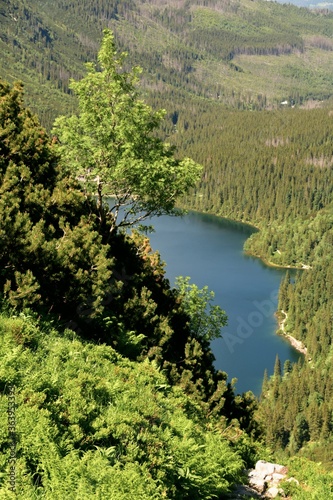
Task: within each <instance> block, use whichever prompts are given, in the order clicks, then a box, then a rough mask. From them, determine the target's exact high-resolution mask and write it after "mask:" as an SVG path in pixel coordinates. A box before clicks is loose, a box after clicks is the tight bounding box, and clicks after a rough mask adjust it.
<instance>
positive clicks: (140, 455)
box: [0, 314, 243, 500]
mask: <svg viewBox="0 0 333 500" xmlns="http://www.w3.org/2000/svg"><path fill="white" fill-rule="evenodd" d="M0 336H1V342H0V355H1V359H2V363H1V368H0V387H1V396H0V405H1V408H2V409H4V411H1V413H0V415H1V417H0V419H1V425H0V428H1V432H0V447H1V450H2V454H1V456H2V459H1V461H0V472H1V476H0V491H1V495H2V496H3V497H4V498H5V497H6V498H10V493H9V489H8V487H9V483H8V477H9V476H8V470H9V469H8V467H9V466H8V461H7V459H8V455H9V450H10V440H9V437H8V434H7V430H6V429H7V421H6V418H7V413H6V410H5V407H6V404H7V388H8V386H9V385H11V386H13V385H14V386H15V397H16V409H15V414H16V432H17V444H16V457H17V458H16V464H15V467H16V485H17V494H18V495H19V497H20V498H23V499H25V498H26V499H28V498H33V497H34V496H36V498H39V497H43V498H59V499H60V498H64V497H66V498H73V499H74V498H88V497H91V496H93V497H94V498H106V497H107V498H112V499H117V500H118V499H119V500H120V499H125V498H129V495H130V496H131V497H132V498H141V497H142V498H144V499H147V500H148V499H151V498H155V499H159V498H161V499H162V498H170V499H173V498H174V499H181V498H182V499H186V498H188V499H190V498H191V499H198V500H199V499H209V498H216V497H217V496H221V495H224V494H225V493H226V492H227V491H228V490H229V489H230V488H231V486H232V485H233V484H234V483H235V482H236V481H238V480H240V478H241V474H242V468H243V462H242V460H241V459H240V456H239V455H238V454H237V453H236V452H234V451H233V450H232V448H231V446H230V444H228V442H227V440H226V439H225V438H224V437H222V434H221V432H219V431H218V430H217V429H214V425H213V426H212V427H211V429H208V427H206V425H205V417H204V415H203V413H202V411H201V409H200V406H199V405H197V404H195V403H194V402H193V400H191V399H190V398H189V397H188V396H185V395H184V392H183V391H182V389H181V388H176V387H172V386H170V385H169V384H168V381H167V380H166V378H165V376H164V375H163V374H162V373H161V372H160V371H159V370H158V369H157V367H156V365H155V364H154V363H151V362H149V361H148V360H146V361H145V362H143V363H134V362H130V361H128V360H126V359H123V358H122V357H121V356H120V355H119V354H117V353H116V352H115V351H114V350H113V349H112V348H111V347H108V346H106V345H94V344H91V343H83V342H82V340H80V339H79V338H78V337H77V336H76V335H75V334H74V333H73V332H72V331H70V330H67V331H66V332H65V334H64V335H63V334H61V335H60V334H59V333H58V332H57V331H56V330H55V329H54V328H53V327H52V324H50V323H49V322H48V323H38V322H37V321H36V320H35V319H34V318H33V317H31V316H30V317H28V316H27V315H23V314H21V315H19V316H16V317H11V318H8V317H5V316H4V315H2V316H1V317H0ZM6 495H7V496H6Z"/></svg>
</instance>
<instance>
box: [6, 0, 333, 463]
mask: <svg viewBox="0 0 333 500" xmlns="http://www.w3.org/2000/svg"><path fill="white" fill-rule="evenodd" d="M332 16H333V15H332V13H329V12H327V11H316V12H310V11H308V10H306V9H299V8H297V7H294V6H287V5H280V4H276V3H271V2H261V1H254V2H252V1H250V0H244V1H241V2H238V1H225V2H214V1H208V2H184V3H183V2H175V3H173V2H168V3H167V4H166V3H162V2H156V3H152V2H148V3H147V2H145V3H144V2H142V3H140V2H120V1H119V2H113V3H112V2H106V1H103V0H101V1H99V2H85V1H84V2H79V1H72V2H65V1H63V2H57V3H55V2H51V1H48V2H45V1H35V2H29V4H27V3H26V2H23V1H21V0H16V1H6V2H3V3H2V4H1V7H0V21H1V22H0V30H1V34H0V50H1V54H2V56H1V68H0V71H1V73H0V75H1V76H3V77H5V78H6V79H8V80H14V79H17V78H20V79H22V80H23V81H24V82H25V83H26V100H27V102H30V103H31V104H32V106H33V108H34V110H35V111H37V112H38V113H39V115H40V117H41V119H42V120H43V123H44V124H46V125H47V126H48V127H49V128H51V124H52V122H53V119H54V117H55V116H56V115H58V114H64V113H70V112H73V111H75V110H76V101H75V99H74V98H73V96H72V95H71V92H70V91H69V87H68V83H69V79H70V78H71V77H75V78H78V77H80V76H82V75H83V72H84V63H85V62H86V61H88V60H94V59H95V57H96V53H97V49H98V46H99V41H100V39H101V37H102V28H104V27H106V26H107V27H110V28H112V30H113V31H114V33H115V37H116V40H117V44H118V45H119V47H120V48H121V49H126V50H128V51H129V64H133V63H135V64H140V65H141V66H143V68H144V73H143V77H142V88H143V93H144V95H145V97H146V98H147V99H148V100H150V102H152V103H153V104H154V106H156V107H165V108H166V109H167V110H168V120H167V122H166V123H165V126H164V128H163V130H161V132H160V133H161V134H162V135H163V136H168V140H169V141H170V142H171V143H173V144H176V145H177V146H178V147H179V153H180V154H182V155H183V154H187V155H189V156H191V157H193V158H194V160H196V161H198V162H200V163H202V164H203V165H204V173H203V176H202V179H201V181H200V183H199V185H198V186H197V187H196V189H194V190H193V191H192V193H190V195H189V196H188V197H187V198H184V199H183V200H182V203H183V205H185V206H187V207H189V208H195V209H197V210H201V211H208V212H211V213H216V214H218V215H221V216H227V217H230V218H233V219H237V220H245V221H247V222H250V223H252V224H254V225H256V226H257V227H259V228H260V232H258V233H256V234H255V235H254V236H253V237H252V238H251V239H250V240H249V241H248V242H247V250H248V251H249V252H251V253H253V254H255V255H257V256H260V257H262V258H264V259H266V260H267V261H269V262H271V263H273V264H276V265H284V266H292V267H300V268H305V267H306V268H308V269H303V271H302V272H300V273H299V275H298V276H297V278H296V281H295V283H293V282H290V283H289V282H288V281H285V282H284V283H283V287H282V288H281V294H280V304H279V308H280V318H281V319H283V318H285V319H286V322H285V325H284V326H285V329H286V330H287V332H288V333H290V334H291V335H293V336H295V337H296V338H298V339H300V340H302V341H303V342H304V344H305V345H306V347H307V349H308V351H307V358H306V360H305V362H304V364H303V365H301V364H300V365H296V366H294V367H290V366H289V365H287V366H285V367H284V371H282V370H281V367H279V364H278V363H277V365H276V371H275V374H274V377H272V379H271V380H270V381H268V380H265V381H264V387H263V396H262V402H261V405H260V406H259V410H258V412H257V424H256V425H258V426H262V427H261V430H262V431H261V432H262V437H263V439H264V440H265V442H266V444H268V445H269V446H270V447H271V448H272V449H275V450H279V451H281V450H284V451H285V452H286V453H287V454H294V453H305V454H307V455H310V456H311V457H313V458H315V459H318V460H322V461H324V462H325V463H326V464H327V465H328V466H332V460H331V454H330V449H331V447H332V441H333V394H332V377H333V375H332V370H331V368H330V367H331V364H332V363H331V356H332V354H331V352H332V335H333V332H332V317H333V310H332V283H333V270H332V265H331V262H332V242H333V237H332V227H333V215H332V204H333V183H332V180H333V179H332V166H333V163H332V162H333V149H332V135H333V134H332V132H333V109H332V101H331V99H330V98H331V97H332V94H333V81H332V66H333V40H332V34H333V17H332ZM322 101H324V102H322ZM282 103H283V104H282ZM293 106H295V107H293ZM311 107H313V108H320V109H309V108H311ZM277 108H279V109H277ZM42 143H43V141H42ZM43 144H44V143H43ZM44 159H45V158H44ZM46 163H47V162H46ZM45 168H46V167H45ZM53 180H54V179H53ZM21 188H22V186H21ZM22 189H23V188H22ZM71 194H72V192H71V191H69V193H68V196H69V197H70V195H71ZM45 197H46V198H45V199H47V194H46V193H45ZM37 201H38V203H39V204H40V203H41V202H42V201H41V200H37ZM72 201H74V202H75V203H74V205H75V207H77V206H78V205H80V203H81V201H80V199H79V198H77V197H76V198H74V200H72ZM13 203H14V202H13ZM33 203H36V197H35V198H34V200H33ZM38 203H37V205H38ZM62 203H64V206H62V207H61V209H60V212H61V211H64V213H65V214H67V215H68V206H69V204H70V203H67V202H66V200H62ZM14 205H15V203H14ZM14 205H13V206H14ZM34 206H35V205H34ZM38 206H39V205H38ZM84 210H88V209H87V207H85V209H84ZM60 212H59V213H57V214H56V216H55V215H54V214H53V215H52V217H55V220H56V224H58V225H56V227H57V231H59V230H60V226H59V220H60ZM85 214H86V212H85ZM71 217H74V218H75V217H78V219H77V220H79V214H77V213H76V212H75V213H74V214H72V215H71ZM52 220H53V219H52ZM22 221H23V222H24V221H25V219H24V217H23V219H22V220H21V223H22V224H21V223H20V224H19V225H18V226H15V228H14V229H15V230H16V229H17V228H18V230H20V231H21V230H22V231H23V230H26V229H27V227H28V226H25V225H24V224H23V222H22ZM25 222H26V223H27V224H28V222H27V221H25ZM3 223H6V224H7V225H8V226H7V229H8V231H9V234H10V231H13V226H12V225H11V224H10V220H9V219H6V218H5V217H4V219H3ZM82 224H83V223H82ZM92 227H93V226H92ZM81 229H82V230H81V233H80V234H75V235H74V236H75V237H77V238H78V241H79V240H80V238H81V240H80V241H82V239H84V237H85V234H86V233H85V232H86V231H89V228H87V226H84V225H82V228H81ZM36 234H40V233H36ZM51 236H52V235H50V234H46V235H45V238H46V239H47V238H51ZM94 238H95V240H94ZM94 238H92V240H91V245H92V247H94V245H97V244H98V242H99V239H98V238H99V237H98V236H97V235H96V234H95V236H94ZM51 239H52V238H51ZM30 243H31V242H30ZM39 243H40V244H41V248H39V247H38V248H37V250H38V251H40V254H39V256H40V258H41V259H45V255H46V254H45V253H44V252H46V251H48V252H49V251H51V250H52V251H53V250H54V251H55V249H54V248H53V245H54V246H55V247H56V245H55V241H53V242H52V244H50V243H49V242H48V241H47V242H45V241H42V240H39ZM31 244H32V243H31ZM8 245H10V238H9V240H8ZM117 245H118V246H117ZM117 245H115V248H114V251H115V252H116V254H115V258H116V262H117V258H118V256H119V255H122V254H123V249H124V248H126V255H127V256H128V255H129V254H130V255H133V252H134V253H135V251H134V250H133V247H131V246H130V247H128V246H127V243H126V244H125V243H124V242H121V241H120V240H119V241H117ZM123 245H125V246H123ZM142 245H143V248H145V245H147V243H145V244H142ZM146 248H148V245H147V247H146ZM95 249H96V246H95ZM35 250H36V249H35ZM57 251H58V248H57ZM103 252H106V249H105V248H104V247H103ZM103 252H102V253H101V254H100V256H99V259H100V260H99V261H98V262H97V264H98V266H99V273H100V274H99V276H100V277H101V280H100V281H98V283H96V286H97V285H98V287H102V288H103V286H104V281H103V279H102V277H103V266H105V265H106V264H105V261H103V257H104V256H105V253H103ZM60 253H61V252H60ZM146 253H147V252H146ZM148 253H149V251H148ZM144 254H145V252H144ZM96 255H97V254H96V253H94V252H93V253H92V255H91V258H93V257H94V258H97V257H96ZM78 259H79V263H80V265H82V266H83V268H84V266H87V265H88V264H89V263H87V262H86V261H85V259H84V256H83V255H81V254H78ZM145 259H146V260H145V263H142V262H141V261H140V262H139V263H137V265H138V266H139V267H138V269H139V271H138V276H137V278H136V281H135V282H133V283H132V282H131V284H130V286H129V287H125V288H122V285H121V283H118V288H117V293H118V295H117V297H118V299H119V300H118V302H115V303H114V304H113V306H115V307H116V308H117V307H119V310H121V311H123V309H122V307H123V305H124V299H125V304H126V313H124V314H123V322H122V323H121V324H120V325H119V324H116V322H115V320H114V319H112V318H111V319H108V320H107V321H106V319H105V321H106V324H107V327H105V328H106V330H107V328H109V326H110V324H111V325H112V328H114V329H115V331H114V335H115V342H118V344H119V345H120V346H123V347H124V349H128V350H130V352H131V353H132V354H133V356H134V355H137V354H138V350H139V351H140V349H141V348H143V349H144V353H145V354H146V353H150V354H151V356H152V357H154V356H158V355H159V354H160V353H161V352H162V351H163V349H165V347H166V346H169V350H168V349H166V354H167V355H169V354H170V353H171V352H172V350H173V346H174V344H173V342H174V339H175V335H176V334H175V330H174V328H173V325H174V321H176V322H180V324H181V326H182V328H181V331H182V337H181V338H182V344H181V348H180V351H179V352H178V353H177V356H179V358H181V356H182V355H183V354H184V352H185V351H186V346H187V345H188V344H187V330H186V327H185V326H184V324H183V319H182V318H181V317H179V316H178V313H179V310H178V306H179V304H178V302H177V300H176V299H175V297H174V296H173V294H172V292H171V291H170V290H169V288H168V286H167V284H166V283H165V282H164V281H163V272H162V271H161V269H160V267H159V263H158V262H157V264H156V260H154V258H153V262H154V263H155V264H154V265H157V267H158V269H160V274H159V273H158V274H159V278H157V277H156V275H155V274H154V272H152V270H151V269H150V266H149V258H147V256H146V255H145ZM41 262H42V261H41ZM63 263H64V264H65V268H64V266H63V265H62V264H63ZM121 263H122V262H121V259H120V260H119V265H120V269H121ZM57 265H58V266H60V267H61V268H62V272H61V273H60V275H59V276H58V275H57V272H58V271H59V269H58V270H57V269H56V266H57ZM52 266H53V267H52ZM52 266H51V267H52V269H53V270H55V271H56V272H55V274H54V276H55V278H54V279H58V278H59V279H60V278H61V279H63V277H64V275H66V273H67V274H70V273H71V272H72V270H71V263H70V262H68V259H67V260H66V252H63V253H62V254H61V255H60V256H59V259H58V260H56V261H52ZM54 266H55V267H54ZM66 266H67V267H66ZM35 267H36V272H37V271H38V266H37V265H36V266H35ZM39 267H41V266H39ZM147 268H148V269H147ZM3 269H7V270H8V268H6V267H3ZM6 272H7V271H6ZM38 272H39V271H38ZM152 275H153V276H152ZM25 278H26V280H27V281H26V282H25V283H23V282H22V284H23V285H24V286H25V287H26V288H27V289H29V290H30V289H31V290H32V294H34V293H35V292H36V294H37V290H35V289H34V286H35V283H34V282H32V281H31V280H30V281H29V279H30V277H29V276H28V275H27V276H26V277H25ZM38 278H40V279H41V280H42V279H46V278H47V276H42V275H40V276H38ZM65 278H66V276H65ZM147 281H148V283H149V285H151V284H152V290H150V292H151V293H152V296H151V298H149V300H147V297H148V296H147V290H146V288H147ZM65 284H66V286H67V285H68V280H66V279H64V280H63V286H65ZM90 285H91V283H90ZM64 293H66V294H69V295H68V296H67V295H66V300H68V303H69V305H67V306H66V307H68V308H69V309H70V301H71V300H74V298H75V294H74V293H73V290H69V291H68V290H67V289H66V288H64ZM82 293H88V292H87V290H84V287H83V292H82ZM131 294H132V295H131ZM17 295H18V296H19V297H20V293H19V292H18V293H17ZM161 296H163V297H166V296H167V297H168V306H170V308H168V307H167V309H163V307H162V306H161V302H160V298H161ZM73 297H74V298H73ZM12 299H13V300H14V301H15V294H14V297H12ZM51 299H52V301H54V300H56V298H55V297H54V296H52V289H50V296H47V297H45V300H46V302H45V303H46V305H49V302H47V301H50V300H51ZM52 301H51V302H50V305H51V304H53V302H52ZM52 307H53V306H52ZM155 307H156V308H158V314H157V316H158V318H159V319H158V320H157V324H154V321H155V319H154V318H155V316H156V315H155V310H157V309H154V308H155ZM138 308H139V309H140V308H143V310H144V312H145V313H146V316H145V315H144V316H143V317H144V319H143V318H142V317H141V315H136V314H134V313H133V311H137V310H138ZM161 318H163V319H162V320H161ZM109 320H110V322H111V323H108V321H109ZM103 321H104V319H103ZM112 322H114V323H112ZM152 322H153V323H152ZM83 323H84V322H83ZM166 323H167V324H168V325H169V326H170V325H171V326H172V327H171V326H170V329H168V331H167V338H166V337H165V336H164V334H163V332H164V331H165V325H166ZM103 324H105V323H103ZM142 324H144V327H145V328H148V329H149V328H151V331H152V334H153V335H155V336H156V337H154V342H155V344H154V342H152V343H149V342H148V341H146V340H144V341H143V343H142V344H141V342H142V340H143V339H142V338H141V337H140V338H139V339H136V340H133V336H132V334H131V332H132V331H133V330H135V329H136V328H138V325H139V326H141V325H142ZM152 324H153V326H152ZM183 327H184V328H183ZM177 331H179V330H177ZM165 342H166V344H165ZM156 343H157V351H156V349H154V348H155V347H156ZM162 346H163V348H162ZM140 352H141V351H140ZM125 354H127V351H126V353H125ZM181 359H183V364H182V365H181V366H180V367H178V361H179V359H178V358H177V357H176V358H172V357H171V358H170V359H166V360H165V361H166V362H167V366H168V367H169V369H170V371H169V374H170V376H172V377H174V380H178V381H179V380H181V382H182V383H184V385H185V386H186V387H187V388H188V389H189V390H190V391H192V392H193V393H194V394H196V395H197V391H198V385H197V380H200V377H201V376H203V374H204V376H205V377H206V378H205V383H204V385H205V387H206V388H208V396H207V394H206V396H207V397H208V404H210V403H209V401H210V402H211V404H212V405H213V407H214V397H215V396H216V394H219V395H221V393H222V394H225V397H226V401H229V403H230V405H231V408H232V411H234V412H236V413H237V416H238V418H239V419H241V418H242V417H243V418H244V419H245V420H246V414H247V410H248V406H249V407H250V410H251V411H252V410H253V403H254V402H253V400H252V399H251V397H250V398H249V399H248V400H247V399H246V398H245V400H243V399H239V400H238V399H237V398H236V399H235V397H234V395H233V391H232V388H231V387H230V386H228V385H227V383H226V376H225V374H216V373H215V372H214V370H213V371H211V363H212V359H211V357H210V351H209V345H208V343H203V345H202V346H201V348H200V349H199V347H198V346H197V345H195V346H194V345H192V346H188V348H187V351H186V357H184V358H181ZM188 365H189V366H190V368H189V370H190V372H191V373H192V370H193V373H194V375H193V376H194V379H193V380H194V381H193V380H190V381H188V379H187V378H186V377H187V368H188ZM207 365H209V367H210V369H209V370H208V371H207V370H205V367H206V366H207ZM196 370H197V371H196ZM182 377H183V378H182ZM219 391H220V392H219ZM199 392H200V391H199ZM295 393H297V398H295ZM197 396H198V395H197ZM199 396H200V395H199ZM199 396H198V397H199ZM201 396H202V394H201ZM291 402H292V404H291ZM206 403H207V401H206ZM244 407H245V409H246V411H244ZM224 409H225V410H226V411H228V414H229V415H230V407H228V408H224ZM207 411H210V410H207ZM217 411H219V409H217ZM251 411H250V413H251ZM251 425H253V422H252V423H251Z"/></svg>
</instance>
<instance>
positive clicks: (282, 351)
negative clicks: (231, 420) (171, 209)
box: [150, 212, 301, 395]
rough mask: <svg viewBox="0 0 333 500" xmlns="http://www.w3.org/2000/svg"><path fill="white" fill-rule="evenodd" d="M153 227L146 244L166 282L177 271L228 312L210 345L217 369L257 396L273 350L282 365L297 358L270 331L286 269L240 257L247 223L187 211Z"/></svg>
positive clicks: (156, 220) (273, 329)
mask: <svg viewBox="0 0 333 500" xmlns="http://www.w3.org/2000/svg"><path fill="white" fill-rule="evenodd" d="M153 225H154V227H155V230H156V232H155V233H153V234H151V235H150V240H151V245H152V247H153V249H154V250H158V251H159V252H160V254H161V257H162V260H164V261H165V262H166V276H167V278H169V280H170V283H171V285H172V286H173V285H174V280H175V277H176V276H180V275H182V276H190V277H191V283H195V284H196V285H198V286H199V287H200V288H202V287H203V286H205V285H208V287H209V289H210V290H213V291H214V292H215V302H216V303H217V304H218V305H220V306H221V307H222V309H224V310H225V311H226V313H227V315H228V326H226V327H224V328H223V330H222V335H223V338H221V339H217V340H214V341H213V343H212V349H213V352H214V355H215V358H216V368H218V369H221V370H223V371H226V372H227V373H228V375H229V379H230V380H231V379H232V378H234V377H236V378H237V379H238V381H237V384H236V391H237V392H244V391H247V390H252V391H253V392H254V393H255V394H257V395H259V394H260V389H261V383H262V377H263V374H264V370H265V368H267V370H268V373H269V374H272V373H273V368H274V362H275V357H276V355H277V354H278V355H279V358H280V360H281V364H282V366H283V363H284V361H285V360H286V359H289V360H291V361H297V360H298V358H299V356H301V355H300V354H299V353H298V352H297V351H296V350H295V349H294V348H293V347H291V346H290V344H289V343H288V342H287V341H286V340H285V339H283V338H282V337H281V336H279V335H276V334H275V332H276V329H277V322H276V319H275V317H274V312H275V310H276V308H277V294H278V289H279V284H280V281H281V279H282V278H283V276H284V275H285V272H286V271H285V270H284V269H277V268H273V267H268V266H266V265H265V264H263V263H262V262H261V261H260V260H259V259H254V258H252V257H248V256H246V255H244V253H243V245H244V242H245V240H246V239H247V238H248V237H249V236H250V234H251V233H252V232H253V229H252V228H250V227H249V226H244V225H241V224H237V223H234V222H230V221H227V220H225V219H220V218H218V217H214V216H210V215H203V214H198V213H192V212H191V213H189V214H188V215H186V216H185V217H182V218H179V217H158V218H154V219H153Z"/></svg>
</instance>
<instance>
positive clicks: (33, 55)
mask: <svg viewBox="0 0 333 500" xmlns="http://www.w3.org/2000/svg"><path fill="white" fill-rule="evenodd" d="M105 27H108V28H110V29H112V31H113V32H114V33H115V37H116V40H117V46H119V47H121V49H122V50H126V51H127V52H129V54H130V56H129V57H130V63H131V64H132V65H137V64H140V65H141V66H143V67H144V68H145V73H144V75H143V81H144V85H145V91H146V92H147V94H149V95H150V96H151V97H152V98H153V99H155V93H156V90H159V91H161V93H162V97H163V103H162V107H165V108H166V99H165V98H166V97H167V96H168V98H171V100H172V102H173V104H174V105H175V107H178V106H181V105H182V103H183V100H184V98H185V99H186V106H187V107H189V106H192V105H196V101H195V99H192V98H193V96H199V97H200V98H203V99H204V100H205V101H206V102H208V101H210V100H213V101H214V104H215V106H219V105H220V103H221V102H222V104H223V106H225V105H227V106H232V107H235V108H238V107H242V108H247V107H249V106H250V107H251V106H255V107H259V108H260V109H263V108H266V107H267V106H272V105H274V106H276V105H277V104H279V103H280V102H281V101H284V100H286V99H287V100H290V99H293V100H294V101H295V102H296V103H297V104H300V103H302V102H303V101H305V100H309V99H311V98H315V99H317V100H321V99H327V98H328V97H329V96H330V95H332V81H331V77H330V67H331V65H332V37H331V33H332V14H331V13H329V12H328V11H326V12H325V11H323V10H322V11H318V12H310V11H308V10H306V9H298V8H296V7H294V6H291V5H279V4H278V3H276V2H269V3H267V2H264V1H258V2H251V1H250V0H242V1H241V2H223V3H219V4H218V5H217V4H216V1H215V0H209V1H206V2H205V5H203V4H202V2H191V4H190V5H189V6H187V5H186V6H185V5H180V4H179V2H176V1H174V0H173V1H171V2H169V3H168V5H165V4H162V3H160V2H144V3H142V2H137V1H132V2H127V1H119V0H111V1H107V0H98V1H96V0H91V1H89V2H88V1H87V0H84V1H83V0H72V1H71V2H68V1H61V2H53V3H52V2H45V1H43V0H32V1H30V2H29V4H27V3H26V2H24V1H23V0H16V1H15V3H12V2H3V4H2V7H1V9H0V51H1V54H2V57H1V62H0V76H1V77H2V78H5V79H7V80H10V81H14V80H16V79H21V80H23V81H24V84H25V86H26V88H27V89H28V95H27V104H28V105H29V106H31V107H32V109H34V111H35V112H38V114H39V116H40V118H41V120H42V123H43V124H44V125H45V126H47V127H48V129H49V128H50V127H51V125H52V122H53V121H54V118H55V117H56V116H58V115H59V114H61V115H64V114H66V115H67V114H71V113H73V110H74V109H76V106H77V102H76V100H75V99H73V95H72V93H71V90H70V88H69V82H70V79H71V78H75V79H78V78H80V77H81V76H82V75H83V74H84V64H85V62H86V61H92V60H95V58H96V54H97V50H98V46H99V44H100V40H101V33H102V30H103V29H104V28H105ZM230 61H232V62H231V63H230Z"/></svg>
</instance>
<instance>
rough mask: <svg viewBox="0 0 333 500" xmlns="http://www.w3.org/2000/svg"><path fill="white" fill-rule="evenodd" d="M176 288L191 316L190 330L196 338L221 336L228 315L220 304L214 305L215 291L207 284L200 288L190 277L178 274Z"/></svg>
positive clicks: (210, 338) (208, 338)
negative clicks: (191, 282) (191, 281)
mask: <svg viewBox="0 0 333 500" xmlns="http://www.w3.org/2000/svg"><path fill="white" fill-rule="evenodd" d="M176 288H177V290H178V291H179V294H180V297H181V300H182V305H183V307H184V310H185V312H186V314H187V315H188V316H189V317H190V330H191V333H192V335H193V336H194V337H195V338H200V337H202V338H204V339H206V340H213V339H216V338H219V337H220V336H221V328H222V327H224V326H226V325H227V320H228V318H227V315H226V313H225V311H223V310H222V309H221V308H220V306H218V305H213V304H212V302H213V300H214V296H215V294H214V292H212V291H209V290H208V287H207V286H204V287H203V288H202V289H201V290H199V288H198V286H197V285H194V284H190V278H189V277H186V278H184V277H182V276H178V278H177V279H176Z"/></svg>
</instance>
